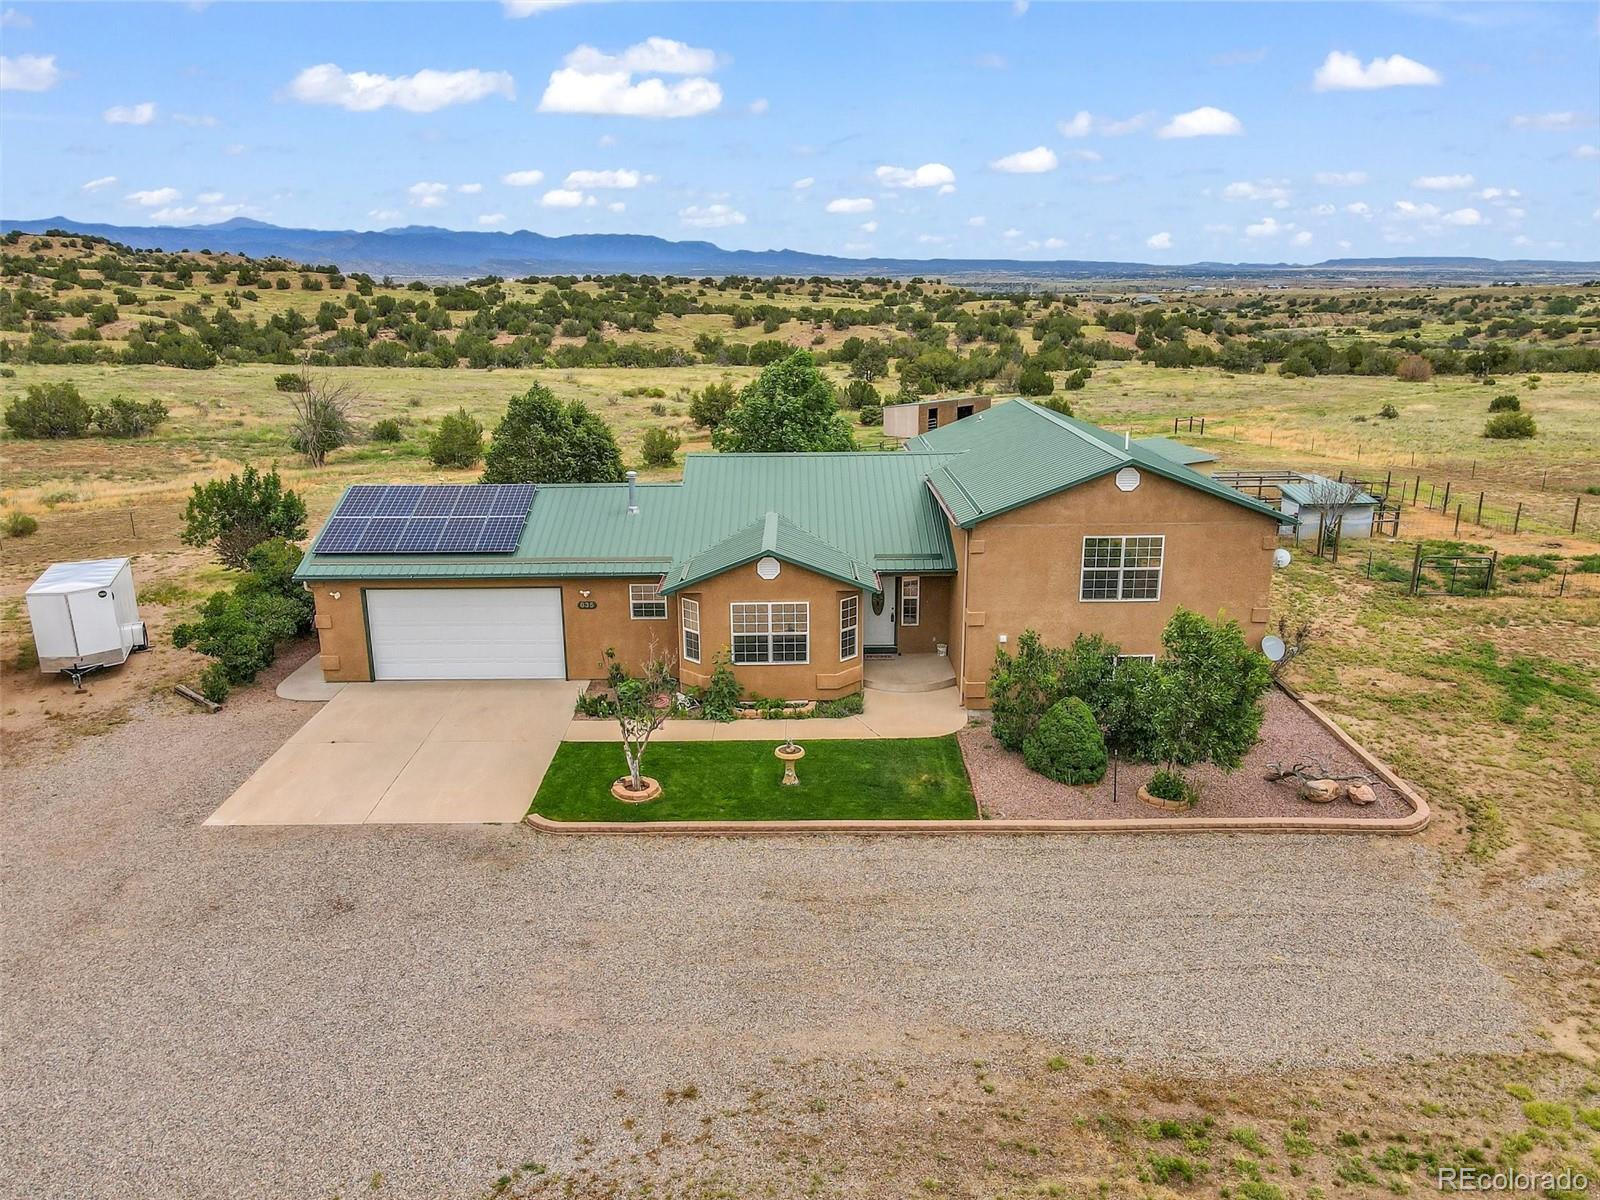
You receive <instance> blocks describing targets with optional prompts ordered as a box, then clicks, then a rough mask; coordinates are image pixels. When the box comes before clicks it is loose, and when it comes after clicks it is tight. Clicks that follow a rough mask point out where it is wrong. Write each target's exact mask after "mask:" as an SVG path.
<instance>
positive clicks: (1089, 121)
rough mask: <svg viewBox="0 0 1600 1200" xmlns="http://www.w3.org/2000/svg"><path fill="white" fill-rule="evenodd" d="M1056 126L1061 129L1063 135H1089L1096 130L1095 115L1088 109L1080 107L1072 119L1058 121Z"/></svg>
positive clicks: (1074, 136) (1077, 136)
mask: <svg viewBox="0 0 1600 1200" xmlns="http://www.w3.org/2000/svg"><path fill="white" fill-rule="evenodd" d="M1056 128H1057V129H1058V130H1060V131H1061V136H1062V137H1069V138H1080V137H1088V136H1089V134H1090V133H1092V132H1093V131H1094V117H1093V115H1092V114H1090V113H1089V112H1087V111H1086V110H1083V109H1079V110H1078V112H1077V113H1075V114H1074V115H1073V116H1072V117H1071V118H1070V119H1068V120H1065V121H1057V122H1056Z"/></svg>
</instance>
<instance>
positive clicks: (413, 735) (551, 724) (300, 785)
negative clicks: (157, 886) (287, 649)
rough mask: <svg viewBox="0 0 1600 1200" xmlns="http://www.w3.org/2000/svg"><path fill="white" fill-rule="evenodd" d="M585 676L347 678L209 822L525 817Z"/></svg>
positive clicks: (425, 821) (403, 821)
mask: <svg viewBox="0 0 1600 1200" xmlns="http://www.w3.org/2000/svg"><path fill="white" fill-rule="evenodd" d="M313 661H315V660H313ZM583 686H584V685H583V684H582V683H569V682H567V681H565V680H493V681H481V682H467V683H352V684H347V685H346V686H345V687H343V688H342V689H341V690H340V691H339V693H338V694H337V695H336V696H334V698H333V699H332V700H329V701H328V702H327V704H326V705H325V706H324V707H323V709H322V711H321V712H319V713H317V715H316V716H314V717H312V718H311V720H309V721H307V722H306V723H305V724H304V725H303V726H301V727H300V729H299V731H298V732H296V733H295V735H294V736H293V737H291V738H290V739H289V740H288V741H287V742H285V743H284V744H283V746H282V747H281V748H280V749H279V750H278V752H277V753H276V754H274V755H273V756H272V757H271V758H269V759H267V761H266V762H264V763H262V764H261V767H260V769H258V770H257V771H256V773H255V774H254V775H252V776H251V777H250V778H249V779H247V780H246V781H245V783H244V785H243V786H242V787H241V788H239V790H238V791H236V792H234V793H233V795H232V796H230V797H228V799H227V800H225V801H224V802H223V803H222V806H221V807H220V808H218V809H217V811H216V812H214V813H212V814H211V816H210V817H209V818H208V819H207V820H206V824H207V825H358V824H363V823H366V824H383V823H393V824H450V823H474V824H476V823H481V822H486V821H505V822H511V821H520V820H521V819H522V816H523V814H524V813H525V812H527V810H528V802H529V801H530V800H531V799H532V797H533V794H534V793H535V792H537V791H538V790H539V784H540V782H541V781H542V780H543V779H544V773H545V769H546V768H547V767H549V765H550V760H551V759H552V758H553V757H554V756H555V752H556V747H557V746H558V745H559V744H560V742H561V735H562V733H563V732H564V731H565V730H566V727H567V724H568V723H569V722H570V720H571V718H572V706H573V704H575V703H576V702H577V698H578V694H579V693H580V692H581V691H582V690H583Z"/></svg>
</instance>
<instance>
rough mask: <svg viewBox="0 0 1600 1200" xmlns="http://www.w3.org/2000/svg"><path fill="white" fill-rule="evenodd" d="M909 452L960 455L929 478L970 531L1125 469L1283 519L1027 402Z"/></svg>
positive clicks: (920, 442) (1143, 450) (916, 443)
mask: <svg viewBox="0 0 1600 1200" xmlns="http://www.w3.org/2000/svg"><path fill="white" fill-rule="evenodd" d="M906 446H907V447H908V448H909V449H913V450H917V451H923V452H927V451H940V450H943V451H951V452H954V456H953V457H952V458H950V459H949V460H948V461H946V462H945V463H943V464H941V465H939V466H938V467H936V468H935V469H934V470H933V471H931V472H930V473H929V475H928V483H929V485H930V486H931V487H932V488H933V489H934V491H935V492H936V493H937V494H938V496H939V499H940V502H941V503H942V504H943V505H944V507H945V508H946V509H947V510H948V511H949V513H950V515H951V516H952V517H953V518H954V519H955V522H956V524H958V525H960V526H961V527H962V528H963V529H970V528H972V527H973V526H974V525H976V524H978V522H980V521H984V520H987V519H989V518H990V517H996V516H999V515H1000V514H1001V513H1005V512H1010V511H1011V510H1012V509H1014V508H1021V507H1022V506H1023V505H1025V504H1031V503H1033V502H1034V501H1035V500H1039V499H1042V498H1044V497H1045V496H1050V495H1054V494H1055V493H1056V492H1060V491H1065V490H1066V489H1067V488H1071V487H1076V486H1078V485H1079V484H1082V483H1088V482H1089V481H1090V480H1092V479H1098V478H1099V477H1100V476H1102V475H1108V474H1111V473H1112V472H1114V471H1118V470H1121V469H1122V468H1123V467H1125V466H1133V467H1137V468H1139V469H1140V470H1144V471H1150V472H1153V473H1154V474H1156V475H1160V476H1163V477H1164V478H1167V479H1171V480H1174V481H1175V482H1177V483H1182V484H1186V485H1188V486H1189V487H1192V488H1195V489H1197V490H1198V491H1202V492H1205V493H1207V494H1209V495H1212V496H1215V497H1217V498H1218V499H1219V500H1226V501H1228V503H1230V504H1238V505H1240V506H1242V507H1244V508H1248V509H1251V510H1252V511H1254V512H1259V513H1261V514H1262V515H1264V516H1271V517H1272V518H1273V519H1274V520H1282V514H1281V513H1279V512H1278V511H1277V510H1276V509H1274V508H1271V507H1270V506H1268V505H1266V504H1263V503H1262V502H1261V501H1259V500H1256V499H1254V498H1253V497H1250V496H1246V495H1245V494H1244V493H1243V492H1239V491H1235V490H1234V489H1233V488H1230V487H1227V486H1226V485H1224V484H1220V483H1218V482H1217V481H1216V480H1214V479H1212V478H1210V477H1209V476H1206V475H1202V474H1200V473H1199V472H1198V471H1191V470H1190V469H1189V468H1188V467H1186V466H1184V465H1182V464H1181V463H1177V462H1173V461H1172V460H1171V459H1170V458H1167V457H1165V456H1164V455H1162V454H1159V453H1157V452H1156V451H1154V450H1151V449H1149V448H1148V447H1145V446H1142V445H1140V444H1139V443H1138V442H1134V441H1132V440H1131V439H1129V438H1126V437H1124V436H1123V435H1120V434H1115V433H1112V432H1110V431H1109V430H1105V429H1101V428H1099V427H1098V426H1095V425H1090V424H1089V423H1088V422H1087V421H1079V420H1076V419H1075V418H1072V417H1067V416H1063V415H1062V414H1060V413H1057V412H1054V411H1052V410H1050V409H1047V408H1041V407H1040V406H1039V405H1037V404H1033V403H1031V402H1029V401H1027V400H1013V401H1011V402H1010V403H1007V404H1000V405H997V406H995V407H993V408H991V409H989V411H988V412H983V413H978V414H976V415H974V416H971V417H968V418H967V419H966V420H964V421H956V422H954V423H952V424H950V425H947V426H945V427H944V428H942V429H935V430H932V431H930V432H928V433H924V434H920V435H918V436H917V437H914V438H911V439H910V440H908V441H907V442H906Z"/></svg>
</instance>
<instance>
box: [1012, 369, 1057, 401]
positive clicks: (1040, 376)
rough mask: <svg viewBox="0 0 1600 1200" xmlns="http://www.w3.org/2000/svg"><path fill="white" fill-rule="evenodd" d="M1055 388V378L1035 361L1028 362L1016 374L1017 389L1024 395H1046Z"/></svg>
mask: <svg viewBox="0 0 1600 1200" xmlns="http://www.w3.org/2000/svg"><path fill="white" fill-rule="evenodd" d="M1055 390H1056V384H1055V380H1053V379H1051V378H1050V372H1049V371H1046V370H1045V369H1044V368H1043V367H1042V366H1040V365H1039V364H1038V363H1037V362H1029V363H1027V364H1026V365H1025V366H1024V367H1023V368H1022V373H1021V374H1020V375H1018V376H1017V391H1018V392H1020V393H1021V394H1022V395H1024V396H1048V395H1049V394H1050V393H1051V392H1053V391H1055Z"/></svg>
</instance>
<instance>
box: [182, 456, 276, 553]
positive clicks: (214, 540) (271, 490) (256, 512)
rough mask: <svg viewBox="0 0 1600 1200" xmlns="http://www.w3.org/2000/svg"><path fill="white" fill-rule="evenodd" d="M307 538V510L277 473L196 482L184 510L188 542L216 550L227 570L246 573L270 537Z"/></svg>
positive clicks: (248, 471)
mask: <svg viewBox="0 0 1600 1200" xmlns="http://www.w3.org/2000/svg"><path fill="white" fill-rule="evenodd" d="M305 535H306V506H305V504H304V503H303V502H302V501H301V499H300V497H299V496H297V495H295V494H294V493H293V492H291V491H289V490H287V489H286V488H285V487H284V486H283V481H282V480H281V479H279V478H278V472H277V470H276V469H274V470H271V471H268V472H267V473H266V474H265V475H262V474H260V473H258V472H257V471H256V469H255V468H254V467H249V466H247V467H245V469H244V473H243V474H242V475H230V476H228V478H226V479H213V480H212V481H211V482H210V483H207V484H199V483H197V484H195V485H194V490H193V492H191V494H190V496H189V503H188V505H187V506H186V507H185V508H184V510H183V541H184V542H185V544H187V545H190V546H207V545H209V546H211V547H212V548H213V549H214V550H215V551H216V555H217V561H218V562H220V563H222V565H223V566H225V567H234V568H236V569H240V570H242V569H244V567H246V566H247V565H248V557H247V556H248V555H249V553H250V551H251V549H253V548H254V547H256V546H258V545H260V544H261V543H262V542H264V541H266V540H267V539H268V538H286V539H288V540H290V541H294V540H296V539H299V538H303V537H305Z"/></svg>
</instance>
